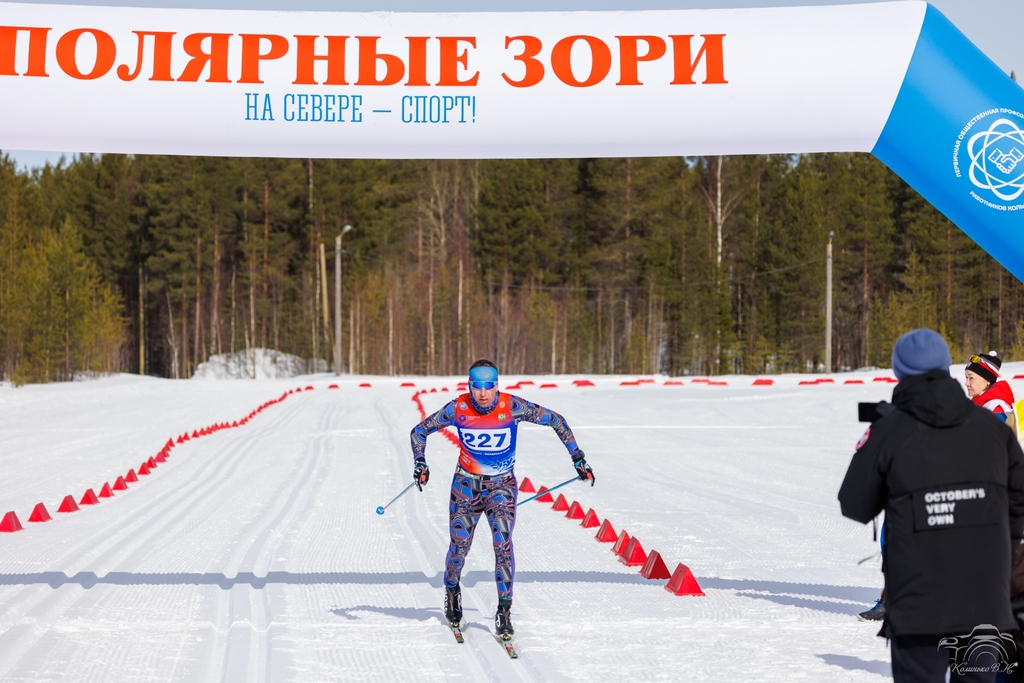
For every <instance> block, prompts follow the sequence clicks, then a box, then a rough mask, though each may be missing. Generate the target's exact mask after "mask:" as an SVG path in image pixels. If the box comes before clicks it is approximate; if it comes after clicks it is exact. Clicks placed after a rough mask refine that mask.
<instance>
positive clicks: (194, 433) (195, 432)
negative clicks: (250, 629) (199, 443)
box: [192, 429, 199, 439]
mask: <svg viewBox="0 0 1024 683" xmlns="http://www.w3.org/2000/svg"><path fill="white" fill-rule="evenodd" d="M192 438H193V439H198V438H199V432H198V431H196V430H195V429H193V430H192Z"/></svg>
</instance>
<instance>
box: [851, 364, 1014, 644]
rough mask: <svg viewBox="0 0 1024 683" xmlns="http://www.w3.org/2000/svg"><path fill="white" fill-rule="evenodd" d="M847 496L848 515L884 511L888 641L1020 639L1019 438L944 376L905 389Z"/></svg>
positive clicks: (858, 460)
mask: <svg viewBox="0 0 1024 683" xmlns="http://www.w3.org/2000/svg"><path fill="white" fill-rule="evenodd" d="M892 398H893V404H894V405H895V407H896V410H894V411H892V412H891V413H890V414H888V415H886V416H885V417H883V418H882V419H881V420H879V421H878V422H876V423H874V424H873V425H871V427H870V431H869V435H868V438H867V440H866V442H864V443H863V445H862V446H861V447H860V450H858V451H857V453H856V454H855V455H854V456H853V461H852V462H851V463H850V468H849V470H847V472H846V478H845V479H844V480H843V485H842V487H841V488H840V489H839V503H840V505H841V506H842V511H843V515H844V516H846V517H849V518H850V519H855V520H857V521H858V522H864V523H866V522H869V521H871V519H873V518H874V517H875V516H876V515H878V513H879V512H881V511H882V510H883V509H884V510H885V525H886V531H885V539H886V548H885V565H886V577H885V599H886V617H885V622H884V623H883V625H882V632H881V633H880V635H884V636H886V637H893V636H904V635H931V634H938V635H942V636H946V635H957V634H963V633H968V632H970V630H971V629H973V628H974V627H975V626H977V625H979V624H992V625H994V626H996V627H997V628H999V629H1002V630H1010V629H1012V628H1014V625H1015V622H1014V619H1013V615H1012V614H1011V611H1010V568H1011V562H1012V559H1013V551H1014V550H1016V548H1017V544H1018V543H1019V540H1020V537H1021V534H1022V532H1024V455H1022V454H1021V449H1020V446H1019V445H1018V444H1017V439H1016V437H1014V435H1013V432H1011V431H1010V429H1009V428H1008V427H1007V426H1006V425H1005V424H1004V423H1003V422H1002V421H1001V420H1000V419H999V418H997V417H995V416H994V415H993V414H992V413H990V412H989V411H987V410H985V409H984V408H980V407H978V406H976V405H974V404H973V403H972V402H971V401H970V399H968V398H967V397H966V396H965V395H964V392H963V389H962V388H961V387H960V385H959V384H958V383H957V382H956V380H954V379H953V378H952V377H950V376H949V373H948V372H945V371H942V370H934V371H932V372H928V373H926V374H923V375H916V376H914V377H909V378H907V379H904V380H903V381H901V382H900V383H899V384H898V385H897V386H896V390H895V391H894V392H893V396H892Z"/></svg>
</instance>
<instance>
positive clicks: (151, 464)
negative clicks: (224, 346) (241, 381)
mask: <svg viewBox="0 0 1024 683" xmlns="http://www.w3.org/2000/svg"><path fill="white" fill-rule="evenodd" d="M328 388H329V389H337V388H338V386H337V385H336V384H332V385H331V386H330V387H328ZM301 391H303V389H301V388H296V389H289V390H288V391H286V392H284V393H283V394H281V395H280V396H279V397H277V398H275V399H272V400H270V401H266V402H265V403H263V404H262V405H260V406H259V407H258V408H256V409H255V410H253V411H252V412H250V413H249V414H248V415H246V416H245V417H243V418H242V419H241V420H235V421H234V422H230V423H228V422H219V423H217V424H213V425H210V426H208V427H203V428H202V429H194V430H192V434H191V436H189V433H188V432H187V431H185V432H183V433H181V434H179V435H178V438H177V439H176V440H175V439H168V440H167V443H165V444H164V447H163V448H161V449H160V452H159V453H157V454H156V455H155V456H153V457H151V458H148V459H147V460H145V461H143V463H142V464H141V465H139V471H138V475H136V473H135V470H134V469H130V470H128V473H127V474H125V475H124V476H123V477H118V478H117V479H116V480H115V481H114V485H113V486H111V485H110V483H109V482H104V483H103V486H102V487H100V492H99V493H96V492H95V491H94V490H93V489H91V488H90V489H86V491H85V493H84V494H82V498H81V499H80V500H79V501H78V502H77V503H75V498H74V496H71V495H67V496H64V500H62V501H61V503H60V505H59V506H58V507H57V512H64V513H69V512H77V511H78V510H79V506H80V505H97V504H98V503H99V502H100V498H113V497H114V492H115V491H127V490H128V484H133V483H135V482H137V481H139V476H146V475H148V474H149V473H150V472H151V471H152V470H155V469H156V468H157V466H158V465H159V464H160V463H162V462H166V461H167V458H169V457H170V455H171V450H172V449H173V448H174V446H175V444H180V443H185V442H186V441H191V440H192V439H198V438H199V437H202V436H208V435H210V434H214V433H216V432H219V431H220V430H222V429H234V428H236V427H242V426H244V425H245V424H247V423H248V422H249V420H251V419H252V418H254V417H256V415H258V414H259V413H261V412H263V411H264V410H266V409H267V408H269V407H270V406H272V405H275V404H277V403H280V402H281V401H283V400H285V399H286V398H288V396H290V395H291V394H294V393H298V392H301ZM305 391H313V387H312V386H307V387H306V388H305ZM51 519H53V518H52V517H50V513H49V511H48V510H47V509H46V506H45V505H44V504H43V503H37V504H36V506H35V507H34V508H32V513H31V514H30V515H29V517H28V521H29V522H49V521H50V520H51ZM22 529H23V527H22V526H21V521H20V520H19V519H18V515H17V513H15V512H14V511H13V510H11V511H10V512H8V513H7V514H5V515H4V517H3V519H2V520H0V532H6V533H13V532H15V531H21V530H22Z"/></svg>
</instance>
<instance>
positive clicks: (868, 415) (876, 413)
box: [857, 401, 896, 423]
mask: <svg viewBox="0 0 1024 683" xmlns="http://www.w3.org/2000/svg"><path fill="white" fill-rule="evenodd" d="M894 410H896V406H894V405H893V404H891V403H889V402H888V401H879V402H878V403H858V404H857V419H858V420H859V421H860V422H872V423H874V422H878V421H879V420H881V419H882V418H883V417H885V416H886V415H888V414H889V413H891V412H892V411H894Z"/></svg>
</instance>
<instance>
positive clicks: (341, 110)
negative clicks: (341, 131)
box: [338, 95, 349, 123]
mask: <svg viewBox="0 0 1024 683" xmlns="http://www.w3.org/2000/svg"><path fill="white" fill-rule="evenodd" d="M348 108H349V99H348V95H338V121H340V122H341V123H344V122H345V110H346V109H348Z"/></svg>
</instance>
